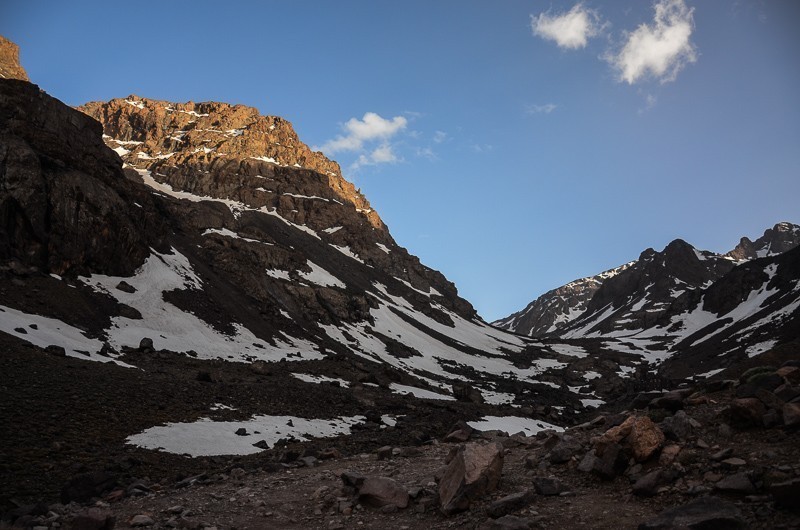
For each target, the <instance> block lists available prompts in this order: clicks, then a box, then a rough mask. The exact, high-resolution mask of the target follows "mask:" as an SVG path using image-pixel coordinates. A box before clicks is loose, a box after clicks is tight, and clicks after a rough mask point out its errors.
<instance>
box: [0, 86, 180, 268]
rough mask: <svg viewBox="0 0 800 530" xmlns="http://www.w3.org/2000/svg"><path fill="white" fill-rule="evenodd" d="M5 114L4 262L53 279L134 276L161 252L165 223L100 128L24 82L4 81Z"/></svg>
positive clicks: (0, 139) (0, 118) (0, 129)
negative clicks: (71, 275)
mask: <svg viewBox="0 0 800 530" xmlns="http://www.w3.org/2000/svg"><path fill="white" fill-rule="evenodd" d="M0 109H2V112H0V167H2V168H3V171H2V175H1V176H0V223H2V226H1V227H0V228H2V230H0V234H2V235H1V236H0V259H10V260H16V261H18V262H20V263H22V264H24V265H26V266H30V267H35V268H38V269H40V270H43V271H45V272H51V273H55V274H63V273H65V272H66V271H75V272H80V273H83V272H87V271H88V270H92V271H95V272H105V273H109V274H130V273H132V272H133V271H134V270H135V269H136V267H138V266H139V265H141V263H142V262H143V261H144V259H145V257H146V256H147V255H149V254H150V247H158V246H159V245H160V237H161V236H162V235H163V232H164V227H163V222H162V220H160V219H159V218H158V217H157V216H156V215H153V208H152V204H153V201H152V198H151V195H150V194H149V193H147V192H146V191H145V190H144V189H143V188H141V187H137V186H135V185H134V184H133V183H131V182H128V181H127V179H125V177H124V174H123V172H122V169H121V168H120V165H119V161H118V160H117V158H116V156H115V155H114V153H113V152H112V151H111V150H110V149H108V148H107V147H106V146H105V145H104V144H103V142H102V140H101V138H100V135H101V126H100V124H99V123H97V122H96V121H95V120H93V119H91V118H89V117H88V116H86V115H84V114H82V113H80V112H78V111H75V110H73V109H70V108H69V107H66V106H65V105H63V104H62V103H61V102H59V101H58V100H56V99H54V98H51V97H50V96H48V95H47V94H45V93H44V92H41V91H40V90H39V89H38V87H36V85H32V84H30V83H26V82H23V81H18V80H0ZM134 203H138V204H140V205H142V207H141V208H137V207H135V206H134Z"/></svg>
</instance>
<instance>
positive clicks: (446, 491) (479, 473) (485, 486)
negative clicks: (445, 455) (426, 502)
mask: <svg viewBox="0 0 800 530" xmlns="http://www.w3.org/2000/svg"><path fill="white" fill-rule="evenodd" d="M503 455H504V449H503V446H502V444H500V443H497V442H494V443H488V444H485V445H480V444H477V443H471V444H467V445H464V446H461V447H459V449H458V451H457V453H456V455H455V456H454V457H453V459H452V460H451V461H450V463H449V464H448V466H447V469H446V470H445V472H444V475H443V476H442V478H441V480H440V481H439V506H440V509H441V510H442V512H443V513H445V514H453V513H456V512H459V511H463V510H466V509H468V508H469V505H470V503H471V502H472V501H474V500H476V499H478V498H480V497H481V496H482V495H484V494H486V493H491V492H492V491H494V490H495V489H496V488H497V485H498V483H499V482H500V476H501V473H502V470H503Z"/></svg>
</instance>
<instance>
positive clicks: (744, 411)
mask: <svg viewBox="0 0 800 530" xmlns="http://www.w3.org/2000/svg"><path fill="white" fill-rule="evenodd" d="M766 412H767V409H766V407H764V404H763V403H761V400H759V399H757V398H741V399H734V400H733V401H731V407H730V416H731V422H732V423H734V424H736V425H739V426H741V427H754V426H761V425H762V424H763V421H762V418H763V417H764V414H765V413H766Z"/></svg>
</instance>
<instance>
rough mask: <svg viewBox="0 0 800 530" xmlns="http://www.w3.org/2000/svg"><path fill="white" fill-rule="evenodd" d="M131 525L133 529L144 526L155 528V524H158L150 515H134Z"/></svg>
mask: <svg viewBox="0 0 800 530" xmlns="http://www.w3.org/2000/svg"><path fill="white" fill-rule="evenodd" d="M129 524H130V525H131V526H132V527H134V528H137V527H144V526H153V525H154V524H156V522H155V520H153V518H152V517H151V516H150V515H148V514H139V515H134V516H133V518H131V520H130V522H129Z"/></svg>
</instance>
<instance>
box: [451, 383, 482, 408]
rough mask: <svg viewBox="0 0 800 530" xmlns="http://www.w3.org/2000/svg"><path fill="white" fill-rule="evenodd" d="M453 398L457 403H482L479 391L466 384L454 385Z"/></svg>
mask: <svg viewBox="0 0 800 530" xmlns="http://www.w3.org/2000/svg"><path fill="white" fill-rule="evenodd" d="M453 397H455V398H456V399H457V400H458V401H465V402H467V403H475V404H481V403H483V402H484V399H483V394H481V391H480V390H478V389H477V388H475V387H474V386H472V385H470V384H467V383H459V384H454V385H453Z"/></svg>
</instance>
